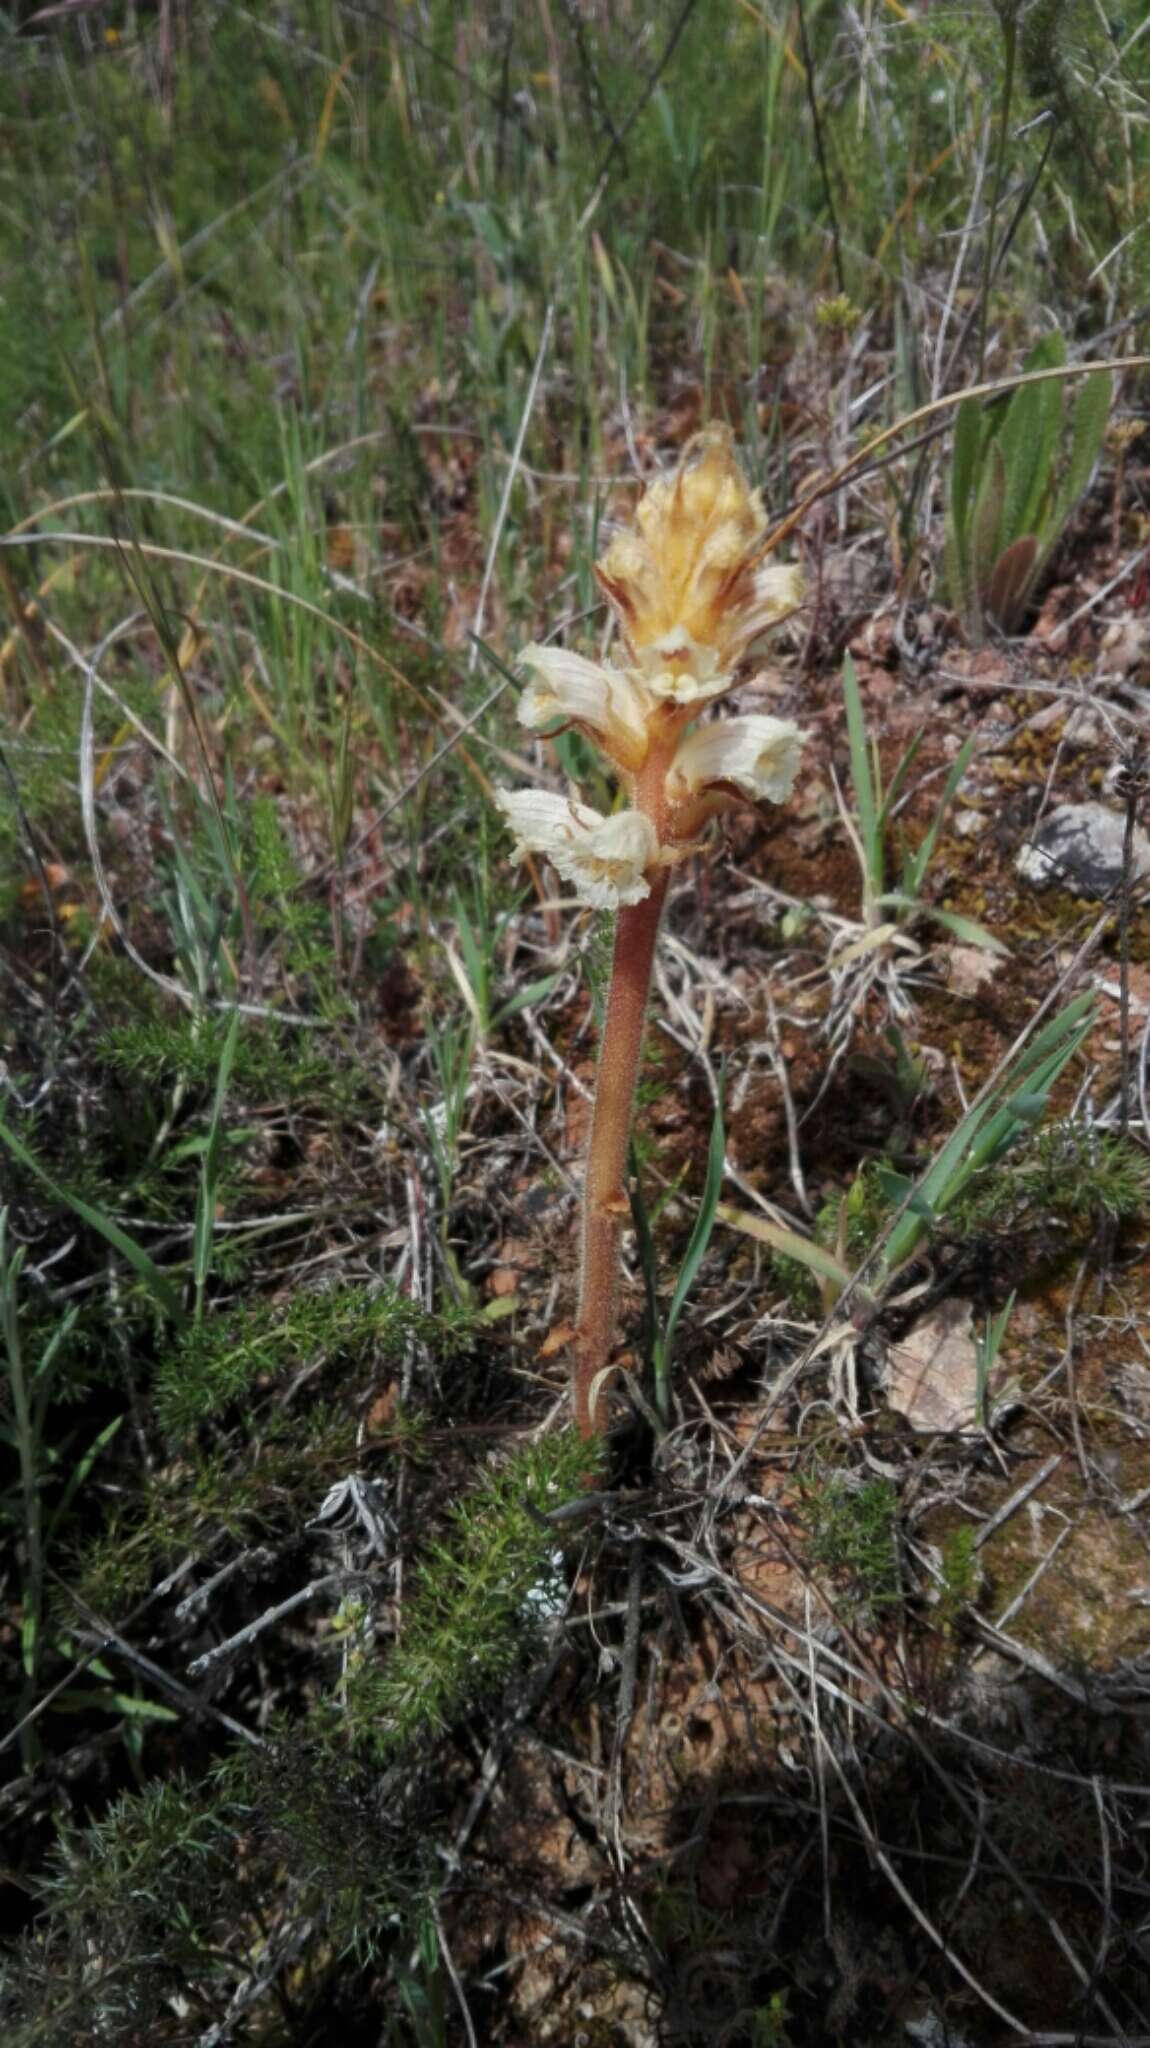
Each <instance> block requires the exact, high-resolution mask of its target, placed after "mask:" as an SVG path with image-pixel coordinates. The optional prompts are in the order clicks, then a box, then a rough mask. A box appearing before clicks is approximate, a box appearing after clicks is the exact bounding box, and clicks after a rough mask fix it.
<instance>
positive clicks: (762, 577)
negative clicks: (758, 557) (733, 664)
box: [739, 562, 804, 655]
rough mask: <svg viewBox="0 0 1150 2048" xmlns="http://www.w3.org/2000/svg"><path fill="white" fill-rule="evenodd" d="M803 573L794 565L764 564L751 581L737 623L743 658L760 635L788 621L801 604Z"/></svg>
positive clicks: (791, 563)
mask: <svg viewBox="0 0 1150 2048" xmlns="http://www.w3.org/2000/svg"><path fill="white" fill-rule="evenodd" d="M803 595H804V592H803V577H802V571H801V569H799V568H798V567H797V566H796V564H795V563H793V562H763V563H761V564H760V565H759V567H758V568H757V569H756V570H755V572H754V574H753V576H752V578H751V587H750V591H749V593H748V596H747V601H746V607H745V610H744V612H743V616H742V618H741V620H740V622H739V643H740V644H739V652H740V655H745V654H746V653H747V652H748V651H749V649H750V648H751V647H753V645H754V643H755V641H756V640H758V639H759V638H760V637H761V636H762V634H764V633H766V632H769V630H770V628H771V627H772V626H778V625H781V624H782V622H783V620H784V619H789V618H790V616H791V614H792V612H796V611H797V610H798V608H799V606H800V605H801V603H802V601H803Z"/></svg>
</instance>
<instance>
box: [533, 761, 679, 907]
mask: <svg viewBox="0 0 1150 2048" xmlns="http://www.w3.org/2000/svg"><path fill="white" fill-rule="evenodd" d="M495 800H496V802H497V803H498V805H499V808H500V810H501V811H502V812H503V815H504V817H505V818H506V819H507V822H508V824H509V825H510V826H511V828H512V830H513V831H514V832H515V834H516V841H517V843H516V847H515V858H516V859H517V860H522V858H523V856H524V854H526V853H541V854H545V855H546V857H547V859H548V860H549V861H550V862H551V865H552V867H553V868H555V870H556V872H557V873H558V874H560V875H561V876H562V877H563V880H564V881H565V882H570V883H571V885H572V887H573V889H574V890H575V893H576V895H577V896H578V897H579V898H580V901H581V902H583V903H588V904H590V905H591V906H592V908H593V909H595V910H617V909H618V908H619V907H620V905H621V904H627V903H641V902H642V901H643V898H644V897H645V896H649V895H650V893H651V884H650V882H649V881H648V879H647V870H648V868H652V867H655V866H657V865H658V862H659V840H658V836H657V834H656V831H655V827H654V825H653V824H652V823H651V820H650V818H648V817H645V816H644V815H643V813H642V812H641V811H619V812H617V813H616V815H615V816H614V817H611V818H604V817H603V816H602V815H601V814H600V813H599V812H598V811H594V810H592V809H591V807H590V805H588V804H581V803H576V802H575V801H573V800H572V799H570V798H568V797H565V796H557V795H555V794H554V793H553V792H552V791H551V790H546V789H497V790H496V792H495Z"/></svg>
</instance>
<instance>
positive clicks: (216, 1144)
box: [192, 1010, 240, 1317]
mask: <svg viewBox="0 0 1150 2048" xmlns="http://www.w3.org/2000/svg"><path fill="white" fill-rule="evenodd" d="M239 1035H240V1013H239V1011H238V1010H233V1011H232V1015H231V1022H230V1023H229V1025H228V1032H227V1037H226V1038H225V1039H224V1042H223V1046H222V1048H221V1050H220V1064H219V1066H218V1068H217V1070H216V1093H215V1100H214V1101H213V1103H212V1120H211V1123H210V1124H209V1126H208V1142H207V1144H206V1145H205V1147H204V1155H203V1158H202V1160H201V1161H200V1186H199V1193H198V1196H197V1200H196V1220H195V1226H194V1229H193V1233H192V1278H193V1282H194V1285H195V1290H196V1314H197V1317H198V1316H199V1314H200V1313H201V1311H202V1307H203V1295H204V1288H205V1287H206V1285H207V1280H208V1274H209V1272H210V1270H211V1263H212V1243H213V1240H214V1237H215V1227H216V1188H217V1186H218V1184H219V1177H220V1153H221V1150H222V1147H223V1135H222V1134H223V1116H224V1104H225V1103H226V1101H227V1095H228V1087H229V1084H230V1082H231V1078H232V1067H233V1065H234V1063H235V1057H236V1043H237V1040H238V1038H239Z"/></svg>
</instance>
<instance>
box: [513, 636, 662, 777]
mask: <svg viewBox="0 0 1150 2048" xmlns="http://www.w3.org/2000/svg"><path fill="white" fill-rule="evenodd" d="M520 660H521V661H522V662H523V664H524V666H525V667H526V668H529V669H531V670H532V671H533V680H532V681H531V682H530V683H528V685H527V688H526V689H525V690H524V692H523V695H522V697H521V698H520V699H519V722H520V724H521V725H526V726H528V727H529V728H530V730H531V731H532V732H545V731H546V729H547V727H548V726H554V725H560V724H562V725H568V724H570V725H578V726H580V727H581V728H582V730H583V731H584V732H586V733H588V734H589V735H590V737H591V738H592V739H595V740H598V741H599V742H600V744H601V745H602V746H603V747H604V749H605V751H606V752H607V753H609V754H610V755H611V756H612V757H613V758H614V759H615V760H616V761H618V762H620V763H621V765H622V766H623V767H624V768H629V769H631V770H633V771H634V770H636V769H639V768H641V767H642V765H643V761H644V759H645V758H646V753H647V717H648V712H649V709H650V704H649V700H648V698H647V695H646V692H645V691H644V689H643V686H642V684H641V682H640V681H639V679H638V677H636V676H633V675H629V674H627V673H625V672H624V671H623V670H622V669H617V668H608V667H601V666H600V665H599V663H598V662H594V661H587V660H585V659H584V657H583V656H582V655H581V654H571V653H569V652H568V651H567V649H566V648H565V647H537V646H534V645H532V646H531V647H525V648H524V650H523V653H522V654H521V656H520Z"/></svg>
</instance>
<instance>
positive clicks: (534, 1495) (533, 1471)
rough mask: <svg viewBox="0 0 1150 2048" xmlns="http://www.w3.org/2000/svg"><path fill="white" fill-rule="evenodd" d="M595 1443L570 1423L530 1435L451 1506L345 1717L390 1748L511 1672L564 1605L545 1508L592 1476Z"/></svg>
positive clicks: (361, 1662) (366, 1659) (350, 1694)
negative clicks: (395, 1634) (385, 1645)
mask: <svg viewBox="0 0 1150 2048" xmlns="http://www.w3.org/2000/svg"><path fill="white" fill-rule="evenodd" d="M595 1462H596V1448H595V1446H593V1445H592V1446H591V1447H590V1448H588V1446H587V1444H586V1443H581V1442H580V1441H579V1439H578V1438H577V1437H576V1436H575V1435H574V1433H573V1432H569V1431H565V1432H564V1433H563V1434H562V1435H561V1436H553V1437H543V1438H541V1439H540V1440H539V1441H538V1442H536V1443H528V1444H526V1445H524V1446H523V1448H522V1449H521V1450H518V1451H516V1452H515V1453H514V1455H513V1456H512V1457H510V1458H509V1459H507V1461H506V1463H504V1464H502V1465H500V1466H498V1467H497V1468H496V1469H495V1470H493V1471H492V1472H490V1473H488V1475H487V1476H486V1477H485V1479H484V1480H483V1481H482V1482H481V1484H480V1485H479V1486H478V1487H477V1488H476V1489H475V1490H474V1491H473V1492H472V1493H469V1494H467V1495H466V1496H465V1497H464V1499H463V1500H461V1501H459V1502H458V1504H457V1505H456V1506H455V1507H454V1508H453V1509H452V1511H451V1515H450V1521H449V1527H448V1530H447V1533H446V1534H445V1535H444V1536H441V1537H438V1538H436V1539H435V1540H434V1541H433V1542H431V1543H430V1544H429V1545H428V1546H427V1549H426V1550H425V1552H424V1556H423V1559H422V1562H421V1563H420V1565H419V1566H418V1568H417V1570H416V1572H415V1575H414V1583H413V1585H412V1590H411V1593H410V1595H409V1597H408V1599H407V1601H406V1602H405V1606H404V1615H403V1633H402V1635H401V1636H400V1638H399V1640H398V1641H397V1642H396V1643H395V1644H394V1646H393V1647H392V1649H391V1650H390V1652H389V1653H388V1654H387V1655H386V1656H385V1657H384V1658H383V1660H382V1662H375V1661H374V1659H372V1658H371V1657H370V1656H369V1654H368V1651H367V1649H366V1647H365V1648H364V1649H363V1650H362V1651H361V1652H358V1653H357V1654H356V1655H355V1657H354V1659H353V1664H352V1669H351V1671H350V1674H349V1678H348V1685H347V1717H348V1725H349V1728H350V1729H351V1731H352V1732H353V1733H356V1734H358V1735H360V1736H362V1738H363V1739H364V1740H365V1741H367V1742H368V1743H369V1744H371V1745H372V1746H373V1747H374V1748H375V1749H376V1750H377V1751H378V1752H379V1753H381V1754H383V1755H391V1754H394V1753H395V1752H396V1751H397V1750H398V1749H401V1748H402V1747H403V1745H404V1744H405V1743H408V1742H411V1741H413V1740H415V1739H416V1738H424V1739H426V1738H427V1737H428V1736H431V1735H435V1734H438V1733H440V1732H441V1731H442V1730H443V1729H444V1728H446V1727H448V1726H449V1725H450V1723H451V1722H452V1721H453V1720H454V1719H456V1717H457V1716H458V1715H459V1714H460V1713H461V1711H462V1710H463V1708H464V1707H465V1705H467V1704H468V1703H469V1702H470V1701H473V1700H475V1699H476V1698H477V1697H478V1696H479V1695H480V1694H481V1693H483V1692H484V1691H487V1690H489V1689H490V1687H491V1686H493V1685H494V1684H496V1683H497V1682H498V1681H499V1680H500V1679H502V1678H505V1677H506V1676H507V1675H508V1674H509V1673H510V1672H511V1671H512V1670H513V1669H514V1668H515V1666H516V1664H517V1663H518V1662H519V1660H520V1659H521V1657H522V1655H523V1651H524V1647H525V1645H526V1644H527V1643H529V1642H530V1640H531V1637H532V1634H533V1633H534V1632H537V1631H538V1629H539V1628H540V1626H541V1625H542V1624H543V1623H544V1621H545V1620H546V1619H547V1617H548V1616H551V1615H554V1614H556V1613H558V1612H559V1610H560V1607H561V1606H562V1583H563V1582H562V1575H561V1573H560V1571H559V1568H558V1565H559V1560H558V1556H557V1552H558V1542H559V1539H558V1535H557V1533H556V1531H555V1530H554V1529H553V1528H550V1527H549V1526H548V1524H547V1522H546V1520H545V1519H544V1517H545V1515H546V1513H547V1512H548V1511H549V1510H550V1509H554V1508H557V1507H560V1506H562V1505H563V1504H564V1502H565V1501H567V1500H568V1499H570V1497H571V1496H572V1494H574V1493H576V1492H578V1491H579V1490H580V1488H582V1487H584V1486H586V1484H587V1480H588V1475H589V1473H590V1472H591V1471H592V1470H593V1469H594V1465H595Z"/></svg>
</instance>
